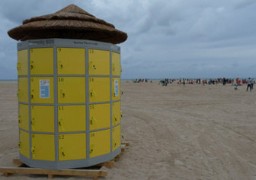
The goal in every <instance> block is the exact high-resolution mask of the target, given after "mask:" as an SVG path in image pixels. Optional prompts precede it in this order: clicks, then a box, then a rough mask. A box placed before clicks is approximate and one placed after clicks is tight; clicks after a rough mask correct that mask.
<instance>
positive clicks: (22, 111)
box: [18, 104, 29, 131]
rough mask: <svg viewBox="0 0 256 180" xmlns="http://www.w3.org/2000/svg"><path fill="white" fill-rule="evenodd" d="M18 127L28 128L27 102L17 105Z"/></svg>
mask: <svg viewBox="0 0 256 180" xmlns="http://www.w3.org/2000/svg"><path fill="white" fill-rule="evenodd" d="M18 120H19V128H20V129H23V130H27V131H28V130H29V109H28V105H27V104H20V105H19V116H18Z"/></svg>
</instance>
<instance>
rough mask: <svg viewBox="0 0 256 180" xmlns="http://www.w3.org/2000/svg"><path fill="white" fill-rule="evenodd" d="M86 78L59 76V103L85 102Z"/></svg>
mask: <svg viewBox="0 0 256 180" xmlns="http://www.w3.org/2000/svg"><path fill="white" fill-rule="evenodd" d="M85 93H86V92H85V78H83V77H59V78H58V101H59V103H84V102H85Z"/></svg>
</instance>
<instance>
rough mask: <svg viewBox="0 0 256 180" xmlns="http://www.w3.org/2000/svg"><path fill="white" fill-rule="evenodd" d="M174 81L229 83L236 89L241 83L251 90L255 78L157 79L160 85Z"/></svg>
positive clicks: (140, 81)
mask: <svg viewBox="0 0 256 180" xmlns="http://www.w3.org/2000/svg"><path fill="white" fill-rule="evenodd" d="M133 82H134V83H144V82H145V83H148V82H151V83H152V82H153V80H149V79H135V80H134V81H133ZM174 82H177V84H181V85H185V84H202V85H214V84H222V85H226V84H231V85H233V86H234V87H235V89H237V87H238V86H241V85H243V84H247V88H246V90H247V91H252V90H253V85H254V84H255V80H254V79H253V78H248V79H240V78H236V79H233V78H216V79H199V78H198V79H186V78H182V79H169V78H165V79H161V80H159V84H161V85H162V86H167V85H168V84H172V83H174Z"/></svg>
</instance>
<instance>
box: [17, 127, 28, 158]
mask: <svg viewBox="0 0 256 180" xmlns="http://www.w3.org/2000/svg"><path fill="white" fill-rule="evenodd" d="M19 137H20V140H19V150H20V154H22V155H23V156H25V157H27V158H29V152H30V148H29V134H28V133H27V132H25V131H23V130H20V135H19Z"/></svg>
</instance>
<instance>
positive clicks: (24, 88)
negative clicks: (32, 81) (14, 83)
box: [18, 77, 28, 102]
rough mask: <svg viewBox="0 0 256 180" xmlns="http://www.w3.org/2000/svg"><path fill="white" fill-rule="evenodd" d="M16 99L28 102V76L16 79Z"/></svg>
mask: <svg viewBox="0 0 256 180" xmlns="http://www.w3.org/2000/svg"><path fill="white" fill-rule="evenodd" d="M18 100H19V102H28V78H27V77H20V78H19V79H18Z"/></svg>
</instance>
